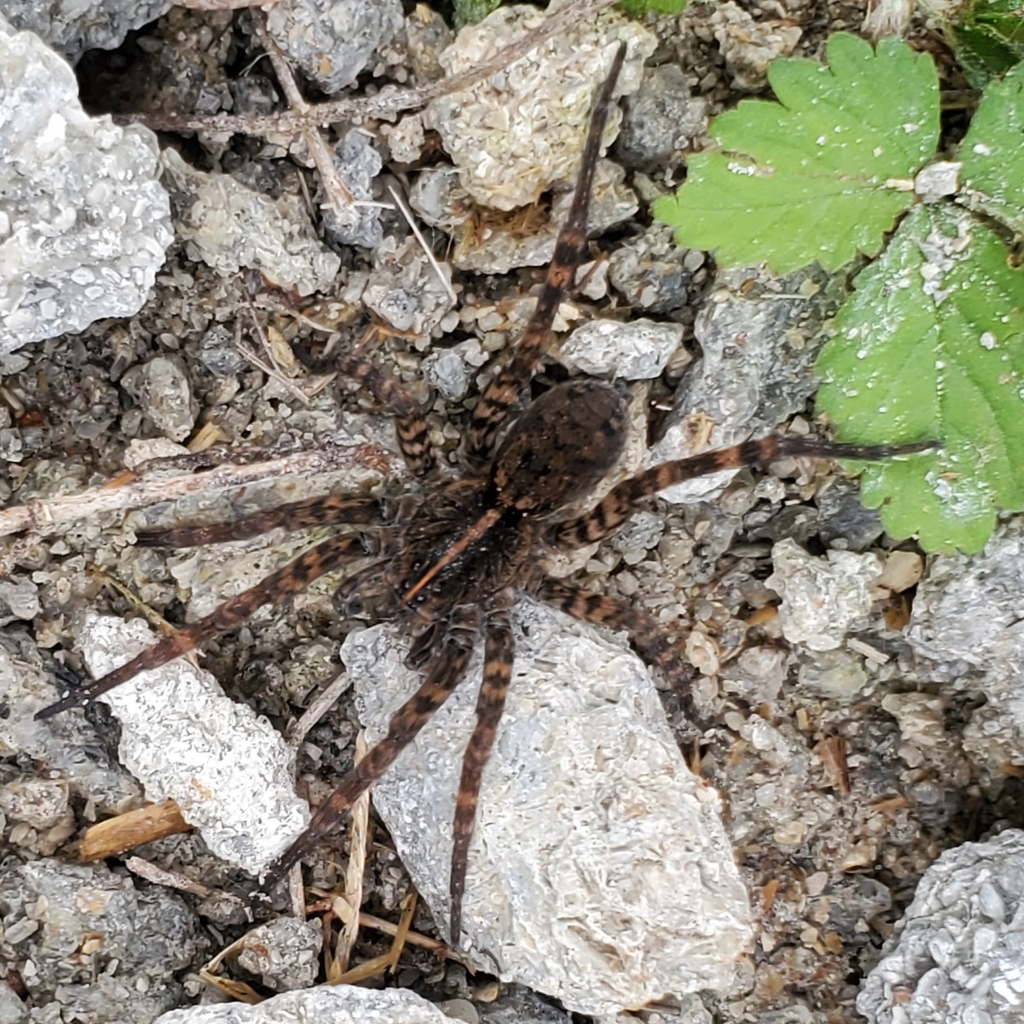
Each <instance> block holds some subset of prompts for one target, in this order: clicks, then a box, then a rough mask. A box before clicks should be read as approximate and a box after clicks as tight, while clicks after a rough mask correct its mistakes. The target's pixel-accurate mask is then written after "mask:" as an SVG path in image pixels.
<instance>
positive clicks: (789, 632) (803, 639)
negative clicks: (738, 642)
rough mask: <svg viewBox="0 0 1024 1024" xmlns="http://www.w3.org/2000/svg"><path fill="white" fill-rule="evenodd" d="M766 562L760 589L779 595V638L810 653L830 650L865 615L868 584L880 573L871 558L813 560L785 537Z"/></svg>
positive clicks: (833, 554)
mask: <svg viewBox="0 0 1024 1024" xmlns="http://www.w3.org/2000/svg"><path fill="white" fill-rule="evenodd" d="M772 564H773V565H774V567H775V571H774V572H773V573H772V574H771V576H769V577H768V579H767V580H765V585H766V586H768V587H771V588H772V590H775V591H776V592H777V593H779V594H780V595H781V597H782V607H781V608H779V621H780V623H781V624H782V635H783V636H784V637H785V638H786V639H787V640H788V641H789V642H790V643H791V644H805V645H806V646H807V647H809V648H810V649H811V650H812V651H833V650H835V649H836V648H837V647H839V645H840V644H841V643H842V642H843V638H844V637H845V636H846V631H847V630H848V629H849V628H850V627H851V626H852V625H853V624H854V623H855V622H856V621H857V620H858V619H861V618H863V617H864V616H865V615H867V614H868V612H870V611H871V605H872V603H873V602H872V596H871V584H872V583H874V581H875V580H877V579H878V577H879V574H880V573H881V571H882V561H881V559H880V558H879V557H878V556H877V555H874V554H870V553H868V554H864V555H856V554H854V553H853V552H852V551H829V552H827V557H826V558H815V557H814V555H811V554H808V553H807V552H806V551H804V549H803V548H802V547H800V545H799V544H797V542H796V541H794V540H790V539H789V538H788V537H787V538H786V539H785V540H782V541H779V543H778V544H776V545H775V546H774V547H773V548H772Z"/></svg>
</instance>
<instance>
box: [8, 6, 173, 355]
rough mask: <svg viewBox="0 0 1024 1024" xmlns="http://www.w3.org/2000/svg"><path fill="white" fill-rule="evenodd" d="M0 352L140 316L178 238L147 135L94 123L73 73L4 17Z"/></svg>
mask: <svg viewBox="0 0 1024 1024" xmlns="http://www.w3.org/2000/svg"><path fill="white" fill-rule="evenodd" d="M0 68H2V69H3V70H2V72H0V111H2V112H3V113H2V114H0V355H3V354H6V353H9V352H13V351H14V350H15V349H17V348H19V347H21V346H22V345H25V344H27V343H29V342H33V341H39V340H41V339H43V338H52V337H55V336H56V335H58V334H63V333H65V332H69V331H70V332H73V331H81V330H83V329H84V328H86V327H87V326H88V325H89V324H90V323H92V322H93V321H94V320H98V319H100V318H102V317H111V316H131V315H132V314H134V313H136V312H138V310H139V309H140V308H141V307H142V305H143V303H144V302H145V301H146V297H147V296H148V294H149V289H150V288H151V287H152V285H153V282H154V280H155V279H156V272H157V270H158V269H159V268H160V266H161V264H162V263H163V261H164V252H165V250H166V248H167V247H168V246H169V245H170V243H171V240H172V233H171V225H170V204H169V202H168V198H167V194H166V192H165V191H164V189H163V188H162V187H161V185H160V183H159V182H158V181H157V179H156V163H157V154H158V149H157V144H156V137H155V136H154V135H153V133H152V132H151V131H149V129H147V128H143V127H141V126H139V125H132V126H130V127H127V128H120V127H118V126H116V125H115V124H114V123H113V122H112V121H111V120H110V118H109V117H99V118H90V117H88V116H86V114H85V112H84V111H83V110H82V108H81V106H80V105H79V103H78V84H77V82H76V81H75V76H74V74H73V73H72V71H71V68H70V67H68V65H67V64H66V63H65V62H64V61H63V60H61V58H60V57H58V56H57V55H56V54H55V53H54V52H53V51H52V50H50V49H49V48H48V47H47V46H46V45H45V44H44V43H43V42H42V41H41V40H40V39H39V38H38V36H36V35H34V34H33V33H31V32H15V31H13V30H12V28H11V26H10V25H9V24H8V23H7V22H6V21H5V20H4V19H3V18H2V17H0Z"/></svg>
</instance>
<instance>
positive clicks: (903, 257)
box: [818, 204, 1024, 551]
mask: <svg viewBox="0 0 1024 1024" xmlns="http://www.w3.org/2000/svg"><path fill="white" fill-rule="evenodd" d="M856 287H857V290H856V292H855V294H854V295H853V296H852V297H851V299H850V300H849V301H848V302H847V303H846V305H845V306H844V307H843V308H842V310H840V312H839V315H838V316H837V319H836V326H837V329H838V333H837V335H836V337H835V338H833V339H832V340H831V341H830V342H829V343H828V344H827V345H826V346H825V348H824V349H823V350H822V353H821V356H820V357H819V359H818V372H819V374H820V375H821V376H822V377H823V379H824V381H825V383H824V385H823V386H822V388H821V390H820V391H819V392H818V408H819V409H820V410H822V411H824V412H825V413H827V414H828V416H829V417H830V418H831V419H832V420H833V422H835V423H836V424H837V434H838V436H839V437H840V439H842V440H845V441H857V442H860V443H872V444H879V443H886V444H889V443H892V444H897V443H901V442H908V441H923V440H928V439H930V438H935V439H938V440H941V441H942V442H943V444H944V448H943V449H942V450H941V451H940V452H937V453H935V454H928V455H913V456H907V457H905V458H902V459H899V460H892V461H889V462H884V463H871V464H867V465H864V464H860V466H863V470H864V476H863V483H862V486H861V498H862V500H863V501H864V503H865V504H866V505H868V506H869V507H873V508H881V510H882V521H883V523H884V524H885V528H886V529H887V530H888V531H889V533H891V534H892V535H893V536H896V537H906V536H909V535H910V534H912V533H918V534H919V535H920V539H921V544H922V546H923V547H924V548H926V549H927V550H930V551H951V550H952V549H954V548H961V549H962V550H964V551H978V550H979V549H980V548H981V547H982V546H983V545H984V543H985V541H986V540H987V539H988V536H989V534H990V533H991V531H992V527H993V526H994V524H995V517H996V509H997V507H998V508H1003V509H1007V510H1010V511H1018V510H1020V509H1021V508H1024V272H1022V271H1019V270H1013V269H1010V268H1009V267H1008V265H1007V251H1006V249H1005V247H1004V246H1003V244H1002V243H1001V242H1000V240H999V239H998V238H997V237H996V235H994V234H993V233H992V231H990V230H989V229H988V228H987V227H985V226H984V225H982V224H981V223H980V222H979V221H977V220H976V219H975V218H974V217H973V215H971V214H970V213H968V212H967V211H965V210H962V209H959V208H958V207H956V206H953V205H952V204H941V205H936V206H918V207H917V208H916V209H915V210H914V211H913V212H912V213H911V214H910V216H908V217H907V218H906V219H905V220H904V221H903V223H902V224H900V226H899V228H898V229H897V231H896V233H895V235H894V236H893V238H892V241H891V243H890V245H889V247H888V248H887V249H886V251H885V253H884V255H883V256H882V257H881V258H880V259H878V260H877V261H876V262H875V263H873V264H872V265H871V266H869V267H868V268H867V269H866V270H864V271H863V272H862V273H861V274H860V276H859V277H858V278H857V281H856ZM860 466H859V467H858V468H860Z"/></svg>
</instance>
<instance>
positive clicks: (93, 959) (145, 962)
mask: <svg viewBox="0 0 1024 1024" xmlns="http://www.w3.org/2000/svg"><path fill="white" fill-rule="evenodd" d="M0 906H2V907H3V917H2V924H3V931H4V942H5V943H13V939H18V941H17V943H16V947H17V953H16V954H13V957H12V956H11V955H10V953H13V950H11V951H9V955H7V956H5V957H4V959H8V960H9V959H12V958H16V959H18V960H19V961H22V962H23V963H24V961H26V960H28V961H30V962H31V964H32V968H33V969H32V971H27V970H25V969H24V968H23V969H22V970H21V976H22V978H23V979H24V982H25V985H26V986H27V988H28V990H29V992H30V993H31V994H32V995H33V997H34V998H35V999H36V1000H37V1001H40V1002H49V1001H50V999H52V998H53V995H54V992H55V990H56V989H57V988H58V986H59V988H60V993H61V995H60V1002H59V1004H55V1005H59V1006H60V1007H61V1008H62V1010H63V1013H64V1014H65V1017H64V1019H65V1020H74V1019H75V1018H76V1016H77V1019H79V1020H87V1021H89V1022H90V1024H126V1022H130V1024H150V1022H151V1021H152V1020H153V1019H154V1018H155V1017H156V1016H157V1015H158V1014H160V1013H161V1012H163V1011H164V1010H166V1009H167V1008H168V1007H170V1006H173V1005H175V1004H176V1003H179V1002H180V1001H181V999H182V997H183V993H182V991H181V988H180V986H179V985H178V984H177V982H176V981H175V980H174V972H176V971H180V970H182V969H183V968H186V967H190V966H192V965H193V962H194V960H195V959H196V957H197V956H198V954H199V953H200V952H201V951H202V948H203V946H204V945H205V940H203V939H202V938H200V936H199V933H198V921H197V919H196V917H195V914H194V913H193V912H192V911H191V910H190V909H189V907H188V906H187V904H186V903H185V901H184V900H183V899H182V898H181V897H180V896H178V895H177V894H176V893H172V892H169V891H168V890H167V889H162V888H159V887H152V888H149V889H146V890H145V891H139V890H136V888H135V886H134V884H133V882H132V880H131V879H130V878H127V877H124V876H122V875H117V874H115V873H114V872H112V871H110V870H109V869H108V868H107V867H105V866H104V865H103V864H88V865H85V864H63V863H60V862H58V861H52V860H37V861H32V862H31V863H28V864H19V865H16V866H14V867H11V868H8V869H7V870H6V871H4V872H3V873H2V874H0ZM97 938H98V939H99V940H100V941H99V943H98V944H95V939H97ZM87 940H92V941H89V943H88V945H87ZM83 948H85V949H89V952H87V953H86V952H81V950H83ZM0 955H2V954H0ZM108 964H115V965H116V966H115V969H114V970H113V971H107V970H104V969H103V968H104V967H105V966H106V965H108Z"/></svg>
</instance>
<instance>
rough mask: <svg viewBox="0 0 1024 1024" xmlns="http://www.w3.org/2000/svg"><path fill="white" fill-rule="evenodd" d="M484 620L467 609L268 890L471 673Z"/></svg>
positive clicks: (280, 863) (273, 870) (282, 860)
mask: <svg viewBox="0 0 1024 1024" xmlns="http://www.w3.org/2000/svg"><path fill="white" fill-rule="evenodd" d="M479 622H480V615H479V611H478V610H477V609H476V608H465V609H464V610H463V614H462V616H461V618H460V619H459V620H458V621H457V622H452V624H451V628H450V629H449V631H448V635H447V636H446V637H445V640H444V643H443V645H442V647H441V650H440V651H439V652H438V654H437V655H436V657H435V658H434V661H433V663H432V664H431V666H430V669H429V670H428V672H427V678H426V679H425V680H424V682H423V685H422V686H421V687H420V688H419V689H418V690H417V691H416V692H415V693H414V694H413V695H412V696H411V697H410V698H409V699H408V700H407V701H406V702H405V703H404V704H403V705H402V706H401V707H400V708H399V709H398V711H396V712H395V714H394V715H393V716H392V718H391V721H390V722H389V723H388V731H387V735H386V736H385V737H384V739H382V740H381V741H380V742H379V743H378V744H377V745H376V746H374V747H373V748H371V750H370V751H369V753H367V755H366V757H364V758H363V759H362V760H361V761H360V762H359V764H357V765H356V766H355V768H353V769H352V771H351V772H350V773H349V775H348V776H347V777H346V778H345V780H344V781H343V782H342V783H341V785H340V786H339V787H338V788H337V789H336V790H335V791H334V792H333V793H332V794H331V795H330V796H329V797H328V798H327V799H326V800H325V801H324V802H323V803H322V804H321V805H320V806H319V807H318V808H317V811H316V813H315V814H314V815H313V818H312V820H311V821H310V823H309V827H308V828H307V829H306V831H305V832H303V833H302V835H301V836H299V838H298V839H296V840H295V842H294V843H292V845H291V846H290V847H288V849H287V850H285V852H284V853H282V854H281V856H280V857H278V858H277V860H275V861H274V863H273V864H271V865H270V868H269V869H268V870H267V874H266V878H265V882H264V886H265V887H266V888H270V887H272V886H274V885H276V884H277V882H279V881H280V880H281V879H282V878H283V877H284V875H285V874H286V872H287V871H288V869H289V868H290V867H291V866H292V865H293V864H296V863H298V861H299V860H301V859H302V858H303V857H304V856H305V855H306V854H307V853H308V852H309V851H310V849H312V847H313V846H314V844H315V843H316V842H317V841H318V840H320V839H322V838H323V837H324V836H328V835H330V834H331V833H332V832H334V831H335V830H336V829H337V827H338V825H339V824H340V822H341V820H342V817H343V815H344V813H345V812H346V811H347V810H348V809H349V808H350V807H351V806H352V804H353V803H354V802H355V801H356V800H358V799H359V797H360V796H362V794H363V793H365V792H366V790H367V789H368V788H369V787H370V786H371V785H373V783H374V782H376V781H377V779H379V778H380V777H381V776H382V775H383V774H384V772H386V771H387V770H388V768H390V767H391V765H392V764H393V763H394V761H395V759H396V758H397V757H398V755H399V754H401V752H402V751H403V750H404V749H405V748H406V747H407V746H408V745H409V744H410V743H411V742H412V741H413V740H414V739H415V738H416V736H417V734H418V733H419V731H420V730H421V729H422V728H423V726H424V725H426V724H427V721H428V720H429V719H430V716H431V715H433V714H434V712H435V711H437V709H438V708H439V707H440V706H441V705H442V704H443V703H444V702H445V701H446V700H447V699H448V698H449V697H450V696H451V694H452V692H453V691H454V690H455V689H456V688H457V687H458V685H459V683H461V682H462V679H463V677H464V676H465V674H466V666H467V665H468V664H469V659H470V655H471V654H472V653H473V643H474V640H475V639H476V632H477V628H478V626H479Z"/></svg>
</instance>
